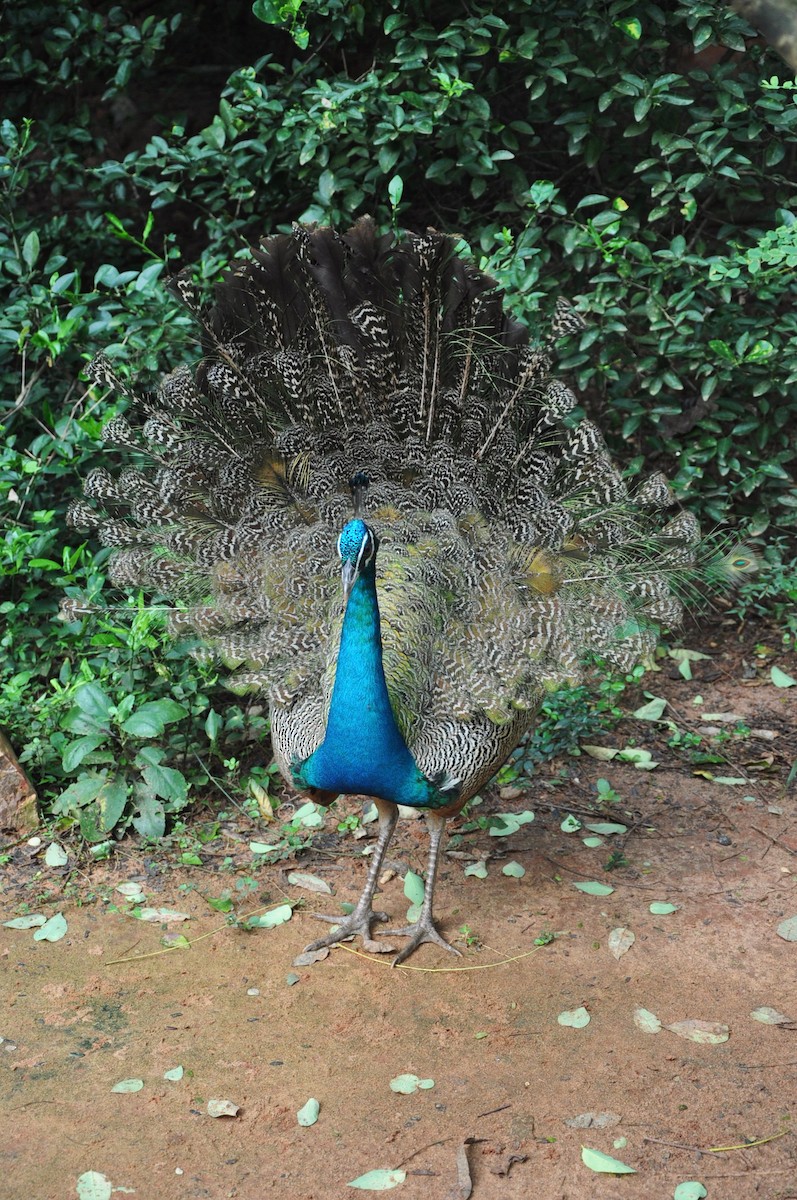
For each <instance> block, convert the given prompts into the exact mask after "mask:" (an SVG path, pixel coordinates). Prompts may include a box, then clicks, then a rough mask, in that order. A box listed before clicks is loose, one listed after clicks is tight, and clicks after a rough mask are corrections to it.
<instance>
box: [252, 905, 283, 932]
mask: <svg viewBox="0 0 797 1200" xmlns="http://www.w3.org/2000/svg"><path fill="white" fill-rule="evenodd" d="M292 914H293V909H292V908H291V906H290V904H280V905H279V907H278V908H272V909H270V910H269V911H268V912H265V913H261V914H260V916H257V917H248V918H247V920H246V922H245V925H246V928H247V929H274V927H275V926H276V925H284V924H285V922H286V921H290V919H291V915H292Z"/></svg>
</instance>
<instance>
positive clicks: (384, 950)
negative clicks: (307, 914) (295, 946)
mask: <svg viewBox="0 0 797 1200" xmlns="http://www.w3.org/2000/svg"><path fill="white" fill-rule="evenodd" d="M311 915H312V916H314V917H315V918H316V919H317V920H319V921H330V922H332V923H333V924H334V925H337V927H338V928H337V929H333V930H332V932H331V933H328V934H327V935H326V937H322V938H318V939H317V941H315V942H311V943H310V945H309V946H305V948H304V953H305V954H307V953H309V952H311V951H313V950H323V949H324V947H325V946H334V945H335V943H336V942H344V941H345V940H346V939H347V938H350V937H357V936H358V935H359V936H360V937H361V938H362V940H363V950H367V951H368V952H369V954H392V953H393V951H394V950H395V949H396V947H395V946H388V945H386V944H385V943H384V942H376V941H374V939H373V938H372V937H371V922H372V921H387V920H388V919H389V918H388V915H387V913H385V912H374V910H373V909H372V908H368V909H364V910H363V911H362V912H358V911H357V909H356V908H355V910H354V912H353V913H351V914H350V915H349V916H348V917H344V916H334V915H329V914H328V913H312V914H311Z"/></svg>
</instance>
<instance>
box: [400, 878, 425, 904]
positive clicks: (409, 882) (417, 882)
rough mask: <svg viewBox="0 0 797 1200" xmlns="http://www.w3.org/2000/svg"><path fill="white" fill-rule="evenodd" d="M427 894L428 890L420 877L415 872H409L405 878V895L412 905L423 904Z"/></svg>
mask: <svg viewBox="0 0 797 1200" xmlns="http://www.w3.org/2000/svg"><path fill="white" fill-rule="evenodd" d="M425 894H426V888H425V886H424V882H423V880H422V879H421V877H420V875H416V873H415V871H407V874H406V875H405V876H404V895H405V896H406V897H407V899H408V900H409V902H410V904H417V905H421V904H423V898H424V895H425Z"/></svg>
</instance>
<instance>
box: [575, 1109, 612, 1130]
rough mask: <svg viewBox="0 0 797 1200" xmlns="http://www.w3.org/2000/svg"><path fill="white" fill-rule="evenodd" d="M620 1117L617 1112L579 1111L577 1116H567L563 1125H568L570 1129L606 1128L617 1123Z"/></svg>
mask: <svg viewBox="0 0 797 1200" xmlns="http://www.w3.org/2000/svg"><path fill="white" fill-rule="evenodd" d="M621 1119H622V1118H621V1117H620V1114H619V1113H613V1112H599V1113H596V1112H585V1113H579V1114H578V1116H577V1117H568V1118H567V1119H566V1120H565V1125H569V1126H570V1128H571V1129H607V1128H609V1126H611V1125H619V1124H620V1121H621Z"/></svg>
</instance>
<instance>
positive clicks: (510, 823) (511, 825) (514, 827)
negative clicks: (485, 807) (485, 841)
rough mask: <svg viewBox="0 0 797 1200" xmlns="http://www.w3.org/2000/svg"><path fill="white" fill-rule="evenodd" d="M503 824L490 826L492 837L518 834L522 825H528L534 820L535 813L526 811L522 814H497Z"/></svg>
mask: <svg viewBox="0 0 797 1200" xmlns="http://www.w3.org/2000/svg"><path fill="white" fill-rule="evenodd" d="M495 817H498V818H499V819H500V820H501V822H502V824H501V825H491V826H490V837H508V836H509V835H510V834H511V833H517V831H518V830H519V829H520V827H521V825H527V824H528V823H529V821H533V820H534V813H533V812H531V811H530V810H528V809H526V811H525V812H521V813H511V812H508V813H495Z"/></svg>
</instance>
